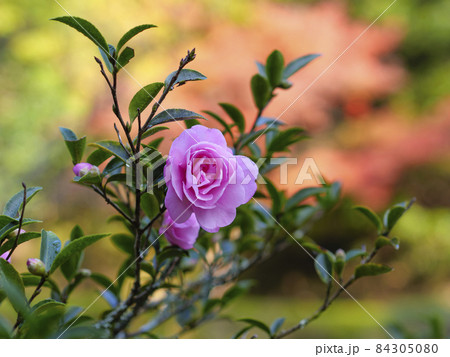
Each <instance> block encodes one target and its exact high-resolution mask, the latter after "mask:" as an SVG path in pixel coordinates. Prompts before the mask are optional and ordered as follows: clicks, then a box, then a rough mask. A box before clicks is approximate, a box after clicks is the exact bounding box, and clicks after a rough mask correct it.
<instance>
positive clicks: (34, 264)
mask: <svg viewBox="0 0 450 357" xmlns="http://www.w3.org/2000/svg"><path fill="white" fill-rule="evenodd" d="M27 268H28V271H29V272H30V273H31V274H33V275H38V276H44V275H45V274H46V271H45V265H44V263H43V262H42V260H40V259H37V258H30V259H28V260H27Z"/></svg>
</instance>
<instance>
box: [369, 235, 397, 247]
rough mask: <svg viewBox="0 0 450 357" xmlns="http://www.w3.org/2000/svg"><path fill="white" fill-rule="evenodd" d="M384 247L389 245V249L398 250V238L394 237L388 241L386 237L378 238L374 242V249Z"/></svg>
mask: <svg viewBox="0 0 450 357" xmlns="http://www.w3.org/2000/svg"><path fill="white" fill-rule="evenodd" d="M385 245H390V246H391V247H394V249H395V250H398V249H399V248H400V242H399V240H398V238H395V237H394V238H392V239H389V238H388V237H385V236H379V237H378V238H377V240H376V241H375V247H376V248H377V249H380V248H382V247H384V246H385Z"/></svg>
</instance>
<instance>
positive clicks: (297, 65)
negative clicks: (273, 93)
mask: <svg viewBox="0 0 450 357" xmlns="http://www.w3.org/2000/svg"><path fill="white" fill-rule="evenodd" d="M317 57H320V54H318V53H314V54H310V55H306V56H302V57H299V58H297V59H295V60H293V61H291V62H289V63H288V65H287V66H286V68H285V69H284V71H283V78H284V79H287V78H289V77H290V76H292V75H293V74H294V73H296V72H297V71H299V70H300V69H302V68H303V67H305V66H306V65H307V64H308V63H310V62H311V61H313V60H314V59H316V58H317Z"/></svg>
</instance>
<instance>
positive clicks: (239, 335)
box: [231, 326, 252, 339]
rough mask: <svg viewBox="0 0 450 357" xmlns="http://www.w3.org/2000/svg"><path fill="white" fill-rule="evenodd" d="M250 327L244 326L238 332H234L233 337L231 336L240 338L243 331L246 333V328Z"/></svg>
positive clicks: (249, 327)
mask: <svg viewBox="0 0 450 357" xmlns="http://www.w3.org/2000/svg"><path fill="white" fill-rule="evenodd" d="M251 328H252V326H246V327H244V328H243V329H242V330H239V331H238V332H236V333H235V334H234V335H233V337H231V338H232V339H238V338H240V337H241V336H242V335H243V334H244V333H246V332H247V331H248V330H250V329H251Z"/></svg>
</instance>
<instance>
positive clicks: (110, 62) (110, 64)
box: [98, 45, 116, 73]
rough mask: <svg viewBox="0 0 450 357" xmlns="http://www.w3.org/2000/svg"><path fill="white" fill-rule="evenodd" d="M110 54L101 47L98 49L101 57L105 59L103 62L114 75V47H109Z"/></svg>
mask: <svg viewBox="0 0 450 357" xmlns="http://www.w3.org/2000/svg"><path fill="white" fill-rule="evenodd" d="M108 49H109V53H106V52H105V51H104V50H103V49H102V48H101V47H99V48H98V50H99V52H100V55H101V56H102V58H103V62H104V63H105V66H106V68H107V69H108V71H109V72H111V73H113V71H114V66H113V64H115V63H116V60H115V58H116V49H115V48H114V46H113V45H108Z"/></svg>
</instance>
